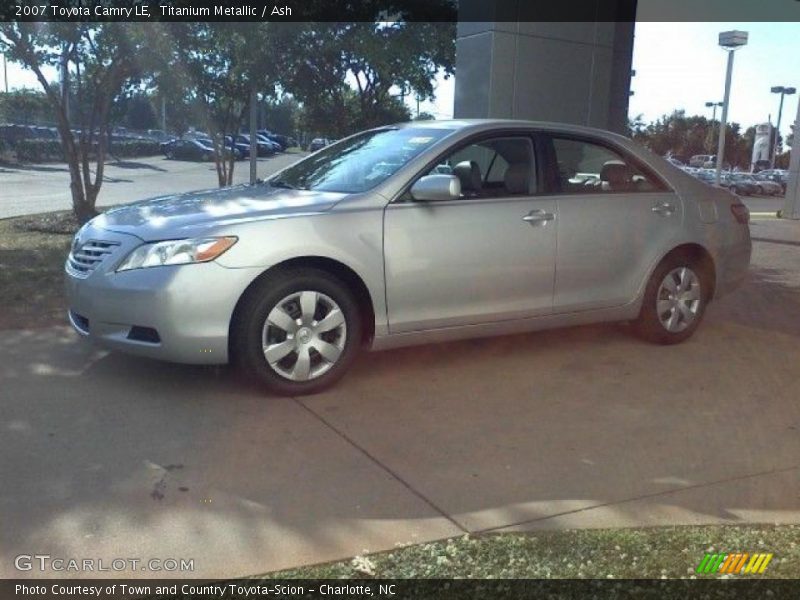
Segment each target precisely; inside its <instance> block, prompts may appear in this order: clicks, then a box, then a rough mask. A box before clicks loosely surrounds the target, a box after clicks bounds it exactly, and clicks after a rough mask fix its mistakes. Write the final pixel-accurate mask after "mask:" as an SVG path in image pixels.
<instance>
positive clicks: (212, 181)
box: [0, 153, 305, 219]
mask: <svg viewBox="0 0 800 600" xmlns="http://www.w3.org/2000/svg"><path fill="white" fill-rule="evenodd" d="M303 156H305V153H284V154H276V155H274V156H270V157H267V158H259V159H258V176H259V177H267V176H268V175H271V174H272V173H274V172H275V171H278V170H280V169H282V168H284V167H285V166H287V165H290V164H291V163H293V162H295V161H297V160H300V158H302V157H303ZM249 177H250V164H249V163H248V162H247V161H239V162H237V163H236V166H235V168H234V171H233V182H234V183H245V182H247V181H248V180H249ZM0 186H1V187H2V190H3V195H2V198H0V219H5V218H7V217H16V216H21V215H32V214H37V213H42V212H49V211H55V210H69V209H70V208H71V207H72V199H71V196H70V193H69V172H68V171H67V167H66V166H65V165H64V164H63V163H49V164H41V165H21V166H8V165H0ZM215 187H217V172H216V169H215V167H214V164H213V163H199V162H190V161H180V160H167V159H166V158H164V157H162V156H156V157H148V158H135V159H127V160H122V161H113V162H109V163H108V164H106V166H105V170H104V177H103V187H102V188H101V190H100V196H99V199H98V206H113V205H116V204H123V203H125V202H134V201H136V200H142V199H144V198H151V197H153V196H160V195H162V194H176V193H179V192H189V191H192V190H198V189H207V188H215Z"/></svg>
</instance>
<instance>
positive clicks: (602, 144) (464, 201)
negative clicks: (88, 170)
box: [66, 120, 751, 395]
mask: <svg viewBox="0 0 800 600" xmlns="http://www.w3.org/2000/svg"><path fill="white" fill-rule="evenodd" d="M748 222H749V212H748V210H747V208H746V207H745V206H744V205H743V204H742V203H741V202H740V201H739V200H738V199H737V197H736V196H733V195H731V194H730V193H728V192H727V191H725V190H723V189H719V188H714V187H710V186H708V185H706V184H705V183H702V182H700V181H698V180H695V179H694V178H693V177H691V176H690V175H687V174H685V173H683V172H682V171H680V170H679V169H677V168H675V167H673V166H672V165H671V164H669V163H668V162H667V161H665V160H663V159H661V158H659V157H658V156H655V155H653V154H651V153H650V152H649V151H647V150H645V149H643V148H641V147H640V146H638V145H637V144H635V143H634V142H632V141H631V140H629V139H628V138H625V137H623V136H620V135H616V134H613V133H609V132H606V131H601V130H596V129H589V128H584V127H578V126H573V125H559V124H550V123H539V122H523V121H502V120H454V121H430V122H426V123H420V122H414V123H406V124H401V125H396V126H389V127H381V128H377V129H373V130H370V131H365V132H362V133H358V134H356V135H353V136H351V137H348V138H346V139H343V140H342V141H340V142H338V143H336V144H333V145H331V146H328V147H326V148H324V149H322V150H320V151H319V152H316V153H315V154H312V155H310V156H308V157H306V158H305V159H303V160H301V161H299V162H297V163H295V164H293V165H291V166H289V167H287V168H286V169H284V170H282V171H280V172H278V173H276V174H275V175H273V176H272V177H271V178H270V179H269V180H267V181H264V182H260V183H258V184H256V185H240V186H234V187H230V188H226V189H219V190H211V191H203V192H193V193H185V194H179V195H173V196H165V197H160V198H155V199H152V200H145V201H141V202H136V203H133V204H128V205H124V206H120V207H118V208H114V209H112V210H108V211H107V212H105V213H103V214H101V215H99V216H98V217H95V218H94V219H92V220H91V221H90V222H88V223H87V224H86V225H85V226H83V227H82V228H81V229H80V231H78V233H77V235H76V236H75V239H74V242H73V244H72V250H71V252H70V254H69V257H68V259H67V262H66V283H67V293H68V299H69V319H70V322H71V323H72V325H73V327H74V328H75V329H76V330H77V331H78V332H79V333H80V334H81V335H83V336H86V337H87V338H89V339H90V340H94V341H96V342H98V343H99V344H101V345H102V346H104V347H107V348H110V349H114V350H121V351H125V352H130V353H134V354H138V355H142V356H148V357H152V358H158V359H164V360H169V361H175V362H183V363H204V364H209V363H212V364H213V363H226V362H234V363H236V364H238V365H240V366H241V367H243V368H244V369H245V370H246V371H247V372H249V373H250V374H251V375H253V376H255V377H256V378H257V379H259V380H261V381H262V382H263V383H264V384H265V386H266V388H268V389H269V390H271V391H272V392H276V393H279V394H288V395H294V394H305V393H311V392H316V391H319V390H321V389H323V388H325V387H326V386H328V385H330V384H332V383H333V382H334V381H336V380H337V379H339V377H341V376H342V375H343V374H344V373H345V371H346V370H347V369H348V367H349V366H350V365H351V364H352V362H353V360H354V359H355V358H356V355H357V354H358V351H359V350H360V349H362V348H365V347H366V348H371V349H386V348H394V347H398V346H401V345H410V344H422V343H431V342H439V341H445V340H453V339H458V338H467V337H478V336H488V335H497V334H509V333H519V332H524V331H532V330H536V329H544V328H551V327H560V326H567V325H575V324H583V323H591V322H604V321H605V322H607V321H632V322H633V324H634V326H635V330H636V331H637V332H638V333H639V334H640V335H641V336H642V337H644V338H645V339H647V340H650V341H653V342H656V343H661V344H672V343H676V342H681V341H683V340H685V339H687V338H688V337H689V336H691V335H692V334H693V333H694V331H695V330H696V329H697V327H698V325H699V324H700V321H701V319H702V318H703V314H704V311H705V309H706V306H707V304H708V302H709V301H711V300H712V299H713V298H718V297H719V296H721V295H722V294H725V293H726V292H728V291H729V290H731V289H733V288H734V287H736V285H737V284H739V283H740V282H741V281H742V280H743V279H744V277H745V276H746V273H747V269H748V267H749V263H750V252H751V242H750V230H749V226H748Z"/></svg>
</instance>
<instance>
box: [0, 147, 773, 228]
mask: <svg viewBox="0 0 800 600" xmlns="http://www.w3.org/2000/svg"><path fill="white" fill-rule="evenodd" d="M305 155H306V153H304V152H288V153H284V154H277V155H275V156H271V157H267V158H259V159H258V176H259V177H262V178H263V177H267V176H269V175H271V174H272V173H274V172H276V171H278V170H280V169H282V168H284V167H286V166H288V165H290V164H291V163H293V162H295V161H297V160H300V159H301V158H302V157H303V156H305ZM104 172H105V175H104V179H103V187H102V189H101V191H100V197H99V200H98V206H101V207H104V206H113V205H115V204H123V203H126V202H133V201H136V200H142V199H144V198H152V197H154V196H160V195H162V194H172V193H179V192H188V191H192V190H197V189H207V188H214V187H217V174H216V170H215V168H214V165H213V164H209V163H198V162H190V161H179V160H167V159H166V158H163V157H160V156H156V157H149V158H140V159H131V160H124V161H112V162H109V163H108V164H107V165H106V166H105V171H104ZM233 173H234V183H246V182H247V181H248V180H249V177H250V165H249V163H248V162H247V161H239V162H237V163H236V167H235V169H234V172H233ZM0 186H2V189H3V194H2V197H0V219H4V218H8V217H16V216H21V215H30V214H36V213H42V212H49V211H53V210H68V209H70V208H71V206H72V201H71V198H70V195H69V174H68V172H67V168H66V167H65V166H64V165H63V164H61V163H50V164H40V165H18V166H9V165H5V166H4V165H0ZM742 200H743V201H744V202H745V204H747V206H748V207H749V208H750V210H751V211H753V212H763V213H772V214H775V212H777V211H778V210H780V209H782V208H783V202H784V201H783V198H782V197H781V198H778V197H766V196H745V197H743V198H742Z"/></svg>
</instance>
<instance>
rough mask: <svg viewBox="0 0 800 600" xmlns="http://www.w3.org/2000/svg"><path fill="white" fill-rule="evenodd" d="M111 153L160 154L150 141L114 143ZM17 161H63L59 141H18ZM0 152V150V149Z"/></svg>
mask: <svg viewBox="0 0 800 600" xmlns="http://www.w3.org/2000/svg"><path fill="white" fill-rule="evenodd" d="M96 149H97V142H95V143H94V144H93V146H92V152H91V153H90V157H91V158H94V157H95V151H96ZM111 149H112V152H107V153H106V154H107V155H111V156H113V157H116V158H137V157H141V156H155V155H157V154H160V153H161V149H160V147H159V145H158V142H154V141H150V140H126V141H123V142H114V143H113V144H112V148H111ZM15 150H16V153H17V160H18V161H20V162H45V161H49V160H64V153H63V152H62V151H61V141H59V140H19V141H18V142H17V143H16V144H15ZM0 152H2V149H1V148H0Z"/></svg>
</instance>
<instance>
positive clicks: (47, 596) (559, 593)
mask: <svg viewBox="0 0 800 600" xmlns="http://www.w3.org/2000/svg"><path fill="white" fill-rule="evenodd" d="M798 596H800V580H789V579H761V578H758V579H755V578H754V579H744V578H741V579H727V580H724V579H710V578H703V579H670V580H648V579H627V580H614V579H605V580H592V579H588V580H575V579H548V580H523V579H498V580H478V579H456V580H452V579H337V580H310V579H282V580H277V579H242V580H233V581H213V580H200V579H191V580H189V579H184V580H177V579H166V580H152V579H151V580H147V579H138V580H122V579H117V580H115V579H39V580H33V579H4V580H0V598H2V599H3V600H12V599H13V600H18V599H30V600H77V599H84V598H97V599H99V600H138V599H148V600H172V599H176V600H177V599H188V600H239V599H247V600H272V599H284V600H300V599H345V598H346V599H348V600H349V599H367V598H377V599H381V600H384V599H386V600H429V599H430V600H472V599H474V600H478V599H481V600H488V599H491V600H506V599H507V600H526V599H531V600H533V599H536V600H543V599H559V600H560V599H575V600H584V599H586V598H593V599H597V600H606V599H608V600H611V599H613V600H617V599H619V600H622V599H627V598H636V599H648V600H649V599H652V600H671V599H675V600H686V599H689V598H704V599H708V600H734V599H735V600H751V599H752V600H756V599H757V600H763V599H765V598H774V599H775V600H779V599H781V598H796V597H798Z"/></svg>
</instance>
